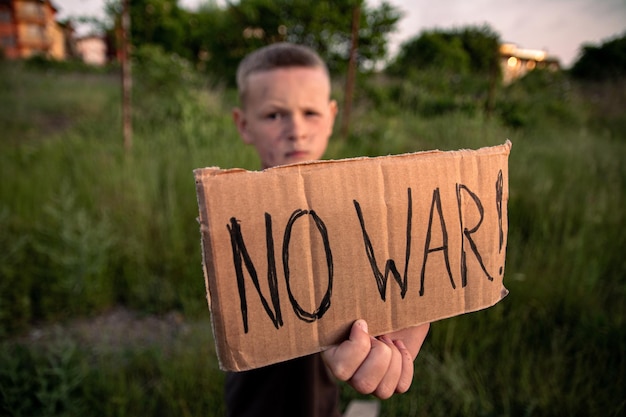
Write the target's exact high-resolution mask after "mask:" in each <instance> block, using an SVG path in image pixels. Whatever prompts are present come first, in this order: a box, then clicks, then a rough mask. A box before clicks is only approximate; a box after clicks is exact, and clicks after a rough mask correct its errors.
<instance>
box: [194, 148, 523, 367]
mask: <svg viewBox="0 0 626 417" xmlns="http://www.w3.org/2000/svg"><path fill="white" fill-rule="evenodd" d="M510 148H511V143H510V142H509V141H507V142H506V143H505V144H504V145H500V146H495V147H490V148H482V149H479V150H476V151H472V150H461V151H452V152H440V151H432V152H421V153H414V154H406V155H397V156H386V157H378V158H357V159H349V160H341V161H320V162H312V163H306V164H297V165H289V166H283V167H276V168H272V169H268V170H265V171H261V172H250V171H244V170H220V169H218V168H204V169H197V170H195V171H194V174H195V178H196V189H197V194H198V205H199V209H200V218H199V219H200V229H201V235H202V247H203V259H204V272H205V280H206V288H207V297H208V301H209V306H210V309H211V319H212V322H213V330H214V336H215V341H216V345H217V352H218V357H219V360H220V366H221V367H222V369H225V370H234V371H240V370H246V369H252V368H257V367H261V366H265V365H269V364H272V363H276V362H280V361H285V360H288V359H291V358H295V357H298V356H303V355H307V354H312V353H315V352H318V351H321V350H323V349H324V348H326V347H328V346H330V345H332V344H336V343H339V342H340V341H342V340H344V339H345V338H346V336H347V334H348V331H349V328H350V326H351V324H352V323H353V322H354V321H355V320H356V319H359V318H363V319H365V320H367V322H368V324H369V329H370V332H371V333H372V334H373V335H381V334H385V333H388V332H391V331H395V330H400V329H403V328H406V327H409V326H413V325H417V324H420V323H425V322H433V321H436V320H440V319H443V318H447V317H451V316H455V315H459V314H463V313H467V312H471V311H476V310H480V309H483V308H486V307H490V306H492V305H494V304H495V303H497V302H498V301H500V300H501V299H502V298H503V297H504V296H505V295H506V293H507V291H506V289H505V288H504V286H503V283H502V279H503V274H504V261H505V252H506V238H507V201H508V194H509V193H508V156H509V152H510Z"/></svg>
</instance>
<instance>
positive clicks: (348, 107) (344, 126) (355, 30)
mask: <svg viewBox="0 0 626 417" xmlns="http://www.w3.org/2000/svg"><path fill="white" fill-rule="evenodd" d="M360 20H361V1H360V0H359V1H358V2H357V3H356V5H355V6H354V9H353V10H352V43H351V45H350V60H349V61H348V75H347V78H346V91H345V96H344V106H343V117H342V120H341V136H342V137H343V138H344V139H347V137H348V134H349V133H350V113H351V112H352V97H353V95H354V78H355V76H356V65H357V62H356V59H357V50H358V46H359V23H360Z"/></svg>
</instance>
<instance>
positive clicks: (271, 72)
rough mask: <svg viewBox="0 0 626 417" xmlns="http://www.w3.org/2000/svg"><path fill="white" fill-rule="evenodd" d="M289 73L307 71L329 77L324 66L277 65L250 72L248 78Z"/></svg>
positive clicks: (278, 75)
mask: <svg viewBox="0 0 626 417" xmlns="http://www.w3.org/2000/svg"><path fill="white" fill-rule="evenodd" d="M287 73H292V74H293V73H307V74H318V75H320V76H321V77H322V78H325V79H327V80H328V79H329V77H328V74H327V73H326V71H325V70H324V68H321V67H304V66H290V67H276V68H269V69H262V70H257V71H253V72H251V73H250V74H248V80H250V78H255V77H259V76H264V75H270V76H272V75H276V76H277V77H280V76H281V75H285V74H287Z"/></svg>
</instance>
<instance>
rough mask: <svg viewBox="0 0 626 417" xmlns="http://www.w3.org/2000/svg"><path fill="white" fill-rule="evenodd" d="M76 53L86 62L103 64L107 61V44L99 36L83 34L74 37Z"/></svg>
mask: <svg viewBox="0 0 626 417" xmlns="http://www.w3.org/2000/svg"><path fill="white" fill-rule="evenodd" d="M76 53H77V55H78V57H79V58H80V59H81V60H82V61H83V62H84V63H86V64H90V65H98V66H99V65H104V64H106V63H107V45H106V42H105V40H104V39H102V37H101V36H95V35H91V36H85V37H82V38H78V39H76Z"/></svg>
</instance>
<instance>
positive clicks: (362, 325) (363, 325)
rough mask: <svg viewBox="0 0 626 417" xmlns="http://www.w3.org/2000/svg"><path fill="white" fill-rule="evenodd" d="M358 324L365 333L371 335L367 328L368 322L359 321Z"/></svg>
mask: <svg viewBox="0 0 626 417" xmlns="http://www.w3.org/2000/svg"><path fill="white" fill-rule="evenodd" d="M357 324H358V325H359V327H360V328H361V329H362V330H363V331H364V332H365V333H369V329H368V328H367V322H366V321H365V320H359V321H358V323H357Z"/></svg>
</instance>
